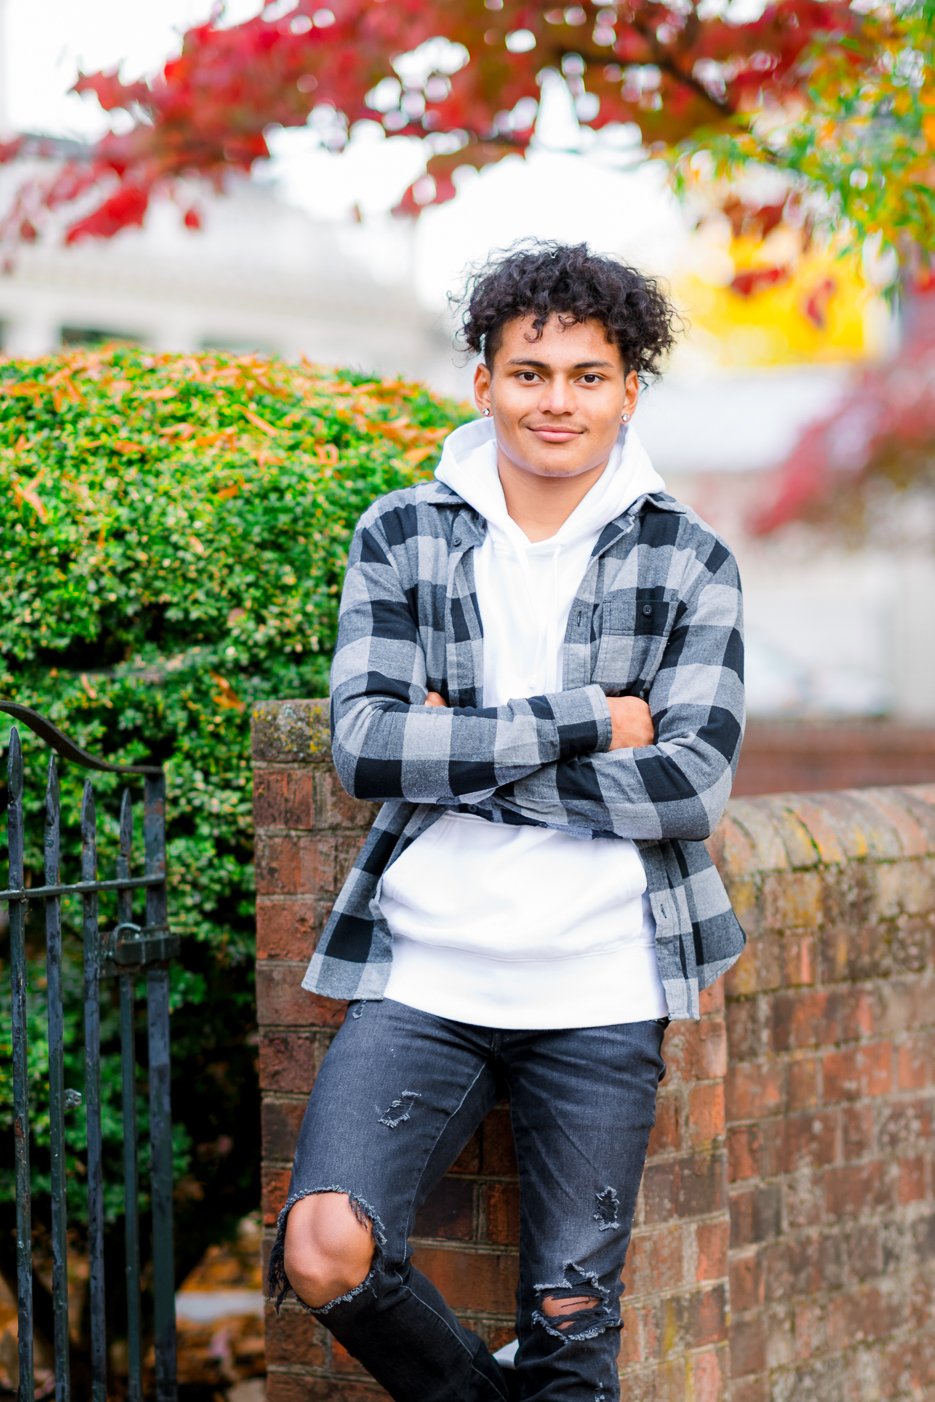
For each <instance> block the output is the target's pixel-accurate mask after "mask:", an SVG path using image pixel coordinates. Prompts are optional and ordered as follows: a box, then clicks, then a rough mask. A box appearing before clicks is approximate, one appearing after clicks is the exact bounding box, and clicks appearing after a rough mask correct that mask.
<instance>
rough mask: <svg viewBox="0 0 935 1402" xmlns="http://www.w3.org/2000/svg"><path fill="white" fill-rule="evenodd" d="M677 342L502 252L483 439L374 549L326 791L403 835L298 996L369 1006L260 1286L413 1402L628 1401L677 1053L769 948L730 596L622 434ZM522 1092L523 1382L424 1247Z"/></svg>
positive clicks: (629, 276)
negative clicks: (643, 1229) (486, 1119)
mask: <svg viewBox="0 0 935 1402" xmlns="http://www.w3.org/2000/svg"><path fill="white" fill-rule="evenodd" d="M672 325H673V314H672V310H671V308H670V306H669V305H668V303H667V302H666V300H665V298H664V297H663V296H662V294H661V293H660V292H659V290H658V289H657V287H656V286H655V284H654V283H653V282H652V281H650V280H649V279H647V278H644V277H642V276H641V275H640V274H639V273H637V272H635V271H634V270H633V269H630V268H627V267H624V266H622V265H621V264H619V263H617V262H616V261H615V260H613V259H609V258H603V257H597V256H594V255H592V254H591V253H590V252H589V251H588V249H587V248H586V247H585V246H583V245H580V246H563V245H558V244H537V245H533V246H531V247H530V246H523V247H520V248H518V249H514V250H512V251H511V252H509V253H508V254H506V255H505V256H502V257H501V258H500V259H499V261H495V262H494V263H492V264H491V265H489V266H488V267H487V268H486V269H485V270H484V271H483V272H482V273H481V274H479V275H478V276H477V277H476V278H475V280H474V283H473V290H472V292H471V294H470V299H469V302H468V305H467V311H466V315H465V320H464V337H465V340H466V343H467V345H468V347H469V348H470V349H471V350H472V351H474V352H476V353H479V354H480V355H481V356H482V360H481V363H480V364H479V365H478V368H477V371H476V375H475V382H474V390H475V398H476V401H477V405H478V408H479V410H480V412H481V418H480V419H479V420H477V421H476V422H474V423H471V424H469V425H467V426H465V427H463V428H460V429H458V430H456V431H455V432H454V433H453V434H451V436H450V437H449V438H448V440H447V442H446V444H445V448H444V452H443V454H442V459H441V463H440V465H439V467H438V470H437V472H436V480H435V481H434V482H431V483H425V484H422V485H420V486H417V487H412V488H407V489H406V490H404V491H400V492H394V493H392V494H390V495H389V496H387V497H384V498H382V499H381V500H379V501H377V502H376V503H375V504H374V505H373V506H372V507H371V508H370V510H369V511H367V512H366V514H365V515H364V517H363V519H362V520H361V522H360V525H359V527H358V529H357V533H356V535H355V537H354V542H353V545H352V547H351V552H350V559H349V563H348V570H347V578H346V582H345V589H344V595H343V599H342V604H341V618H340V627H339V635H338V644H337V650H336V653H335V660H334V670H333V675H332V722H333V740H334V762H335V765H336V767H337V770H338V773H339V775H340V777H341V780H342V782H343V783H344V785H345V787H346V788H347V789H348V791H349V792H350V793H352V794H355V795H357V796H358V797H360V798H364V799H379V800H382V801H383V803H384V806H383V808H382V809H381V810H380V813H379V815H378V817H377V819H376V821H375V823H374V825H373V828H372V830H371V833H370V835H369V837H368V839H367V841H366V843H365V845H364V847H363V850H362V852H361V855H360V857H359V859H358V861H357V863H356V865H355V867H354V870H353V871H352V873H351V875H350V877H349V878H348V881H347V883H346V885H345V887H344V889H343V890H342V892H341V894H340V896H339V898H338V901H337V903H336V905H335V909H334V913H333V915H332V918H331V921H330V922H329V924H328V926H327V928H326V930H325V932H324V935H323V937H322V940H321V943H320V946H319V949H318V951H317V952H316V954H315V956H314V958H313V960H312V963H311V965H310V968H309V972H308V975H307V976H306V979H305V986H306V987H307V988H310V989H315V990H317V991H318V992H321V993H324V994H328V995H331V996H333V997H336V998H347V999H350V1000H352V1001H351V1006H350V1009H349V1011H348V1015H347V1018H346V1020H345V1022H344V1024H343V1026H342V1028H341V1030H340V1031H339V1033H338V1035H337V1037H336V1038H335V1041H334V1044H333V1046H332V1048H331V1050H330V1052H329V1054H328V1056H327V1058H326V1060H325V1063H324V1065H323V1067H322V1069H321V1071H320V1073H319V1075H318V1079H317V1082H316V1084H315V1088H314V1090H313V1092H312V1095H311V1099H310V1101H309V1106H308V1110H307V1113H306V1117H305V1121H304V1123H303V1126H302V1130H301V1133H300V1136H299V1143H298V1147H297V1150H296V1159H295V1166H294V1170H293V1180H292V1185H291V1189H290V1194H289V1199H288V1202H287V1204H286V1206H285V1208H284V1209H283V1212H282V1214H281V1217H280V1228H279V1238H278V1241H277V1244H276V1248H275V1250H274V1253H273V1259H272V1264H271V1271H270V1277H271V1284H272V1287H273V1289H274V1290H278V1291H279V1292H280V1298H281V1297H282V1294H284V1293H285V1291H286V1290H287V1289H288V1288H289V1287H290V1286H291V1288H292V1289H293V1290H294V1291H295V1293H296V1295H297V1296H298V1298H299V1299H300V1300H302V1301H304V1302H305V1304H306V1305H307V1306H308V1307H309V1308H310V1309H311V1310H312V1311H313V1312H314V1313H315V1314H316V1315H317V1316H318V1317H319V1318H320V1319H321V1320H322V1322H323V1323H324V1324H325V1325H326V1326H327V1328H328V1329H330V1330H331V1331H332V1332H333V1333H334V1335H335V1336H336V1337H337V1338H338V1339H339V1340H340V1341H341V1343H342V1344H344V1346H345V1347H346V1348H347V1349H348V1350H349V1351H350V1352H351V1353H352V1354H353V1355H354V1356H355V1357H357V1358H358V1359H360V1360H361V1361H362V1362H363V1364H364V1366H365V1367H366V1368H367V1369H368V1370H369V1371H370V1372H371V1373H372V1374H373V1376H374V1377H375V1378H376V1379H377V1380H378V1381H379V1382H380V1383H381V1384H382V1385H383V1387H384V1388H385V1389H386V1390H387V1392H388V1393H389V1394H390V1396H391V1397H393V1398H396V1399H399V1402H497V1399H501V1400H502V1399H504V1398H510V1397H520V1398H524V1399H527V1402H532V1399H537V1402H546V1399H548V1402H558V1399H562V1402H578V1399H580V1400H581V1402H585V1399H587V1402H595V1399H602V1402H612V1399H616V1398H617V1397H618V1396H619V1389H618V1383H617V1365H616V1359H617V1353H618V1348H619V1329H620V1312H619V1298H620V1293H621V1286H620V1273H621V1270H622V1268H623V1264H624V1257H625V1255H626V1249H627V1245H628V1242H629V1237H630V1228H631V1222H632V1217H633V1209H634V1204H635V1200H636V1194H637V1189H638V1187H639V1182H640V1176H641V1173H642V1169H643V1161H644V1157H645V1153H646V1145H647V1140H648V1137H649V1132H650V1129H651V1128H652V1125H653V1121H654V1117H655V1101H656V1089H657V1086H658V1083H659V1081H660V1079H661V1078H662V1076H663V1075H664V1070H665V1068H664V1064H663V1060H662V1056H661V1047H662V1040H663V1035H664V1031H665V1025H666V1023H667V1021H668V1019H669V1018H671V1017H676V1018H696V1017H697V1016H698V994H699V989H700V988H703V987H705V986H706V985H707V984H710V983H711V982H712V981H713V980H714V979H716V978H717V977H718V976H719V975H720V974H722V973H723V972H724V971H725V970H726V969H727V968H728V967H729V966H730V965H731V964H732V963H733V962H734V960H735V959H736V958H737V957H738V955H739V954H740V951H741V949H742V947H743V934H742V932H741V930H740V927H739V926H738V924H737V921H736V919H735V917H734V915H733V913H732V912H731V910H730V906H729V904H728V901H727V898H726V896H725V894H724V890H723V887H722V886H721V883H720V881H719V879H718V876H717V873H716V871H715V870H714V868H713V866H712V864H711V862H710V859H709V858H708V856H707V853H706V851H705V848H704V846H703V843H702V839H703V838H705V837H707V835H708V834H709V833H710V832H711V830H712V828H713V827H714V825H715V824H716V823H717V820H718V818H719V816H720V814H721V812H722V810H723V807H724V804H725V802H726V800H727V796H728V792H729V789H730V784H731V778H732V772H733V769H734V766H735V763H736V759H737V752H738V747H739V744H740V738H741V732H742V724H743V721H742V714H743V687H742V644H741V635H740V622H741V610H740V588H739V582H738V578H737V572H736V568H735V565H734V562H733V559H732V557H731V555H730V552H729V551H728V549H727V548H726V546H725V545H724V544H723V543H722V542H721V541H720V540H719V539H718V538H717V536H715V535H714V533H713V532H712V531H711V530H710V529H709V528H708V527H707V526H706V525H705V524H704V523H703V522H702V521H700V520H699V519H698V518H697V517H696V516H695V515H694V514H693V513H692V512H690V511H689V510H688V509H687V508H686V507H684V506H682V505H680V504H679V503H678V502H676V501H674V500H673V499H672V498H671V497H670V496H667V495H666V493H665V491H664V490H663V483H662V481H661V479H660V478H659V477H658V476H657V474H656V473H655V472H654V470H653V468H652V466H651V464H650V462H649V459H648V457H647V455H646V453H645V451H644V450H643V448H642V447H641V446H640V444H639V442H638V440H637V439H636V437H635V434H634V433H633V430H632V428H630V427H629V426H628V425H629V421H630V419H631V418H632V415H633V412H634V409H635V408H636V404H637V399H638V395H639V389H640V384H641V382H643V381H644V380H645V379H646V378H647V377H649V376H651V375H653V374H655V373H657V369H658V362H659V360H660V358H661V356H662V355H663V354H664V353H665V352H666V351H667V350H668V349H669V348H670V345H671V342H672ZM504 1092H505V1093H506V1094H507V1095H508V1097H509V1102H510V1113H511V1116H512V1123H513V1131H514V1137H515V1141H516V1152H517V1162H518V1167H519V1176H520V1208H521V1243H520V1272H519V1285H518V1290H517V1333H518V1338H519V1349H518V1353H517V1355H516V1360H515V1369H511V1370H509V1371H507V1370H505V1369H504V1368H502V1367H501V1366H500V1364H499V1362H498V1361H497V1360H496V1359H495V1358H493V1357H492V1356H491V1354H490V1353H489V1352H488V1351H487V1349H486V1347H485V1346H484V1345H483V1344H482V1343H481V1341H480V1340H479V1339H478V1338H477V1337H476V1336H474V1335H473V1334H471V1333H470V1332H469V1331H467V1330H465V1329H464V1328H463V1327H462V1326H461V1325H460V1324H459V1323H458V1321H457V1320H456V1318H455V1317H454V1315H453V1314H452V1312H451V1310H450V1309H449V1308H448V1306H447V1305H446V1303H445V1301H444V1300H443V1299H442V1298H441V1296H440V1295H439V1293H438V1292H437V1290H436V1289H435V1288H434V1286H433V1285H432V1284H431V1283H430V1282H429V1281H428V1280H427V1279H426V1278H425V1277H424V1276H422V1275H420V1274H419V1273H418V1272H417V1271H415V1270H414V1269H413V1268H412V1267H411V1265H410V1263H409V1260H408V1246H407V1238H408V1234H409V1232H410V1230H411V1226H412V1219H413V1214H414V1212H415V1210H416V1209H417V1207H418V1205H419V1203H420V1202H421V1201H422V1199H423V1198H424V1197H425V1195H426V1193H427V1192H428V1191H429V1189H430V1188H431V1187H432V1185H433V1184H434V1183H435V1182H437V1180H438V1179H439V1177H440V1176H441V1175H442V1174H443V1173H444V1172H445V1170H446V1169H447V1168H448V1167H449V1165H450V1164H451V1162H452V1161H453V1160H454V1158H455V1157H456V1156H457V1154H458V1152H459V1151H460V1149H461V1148H462V1146H463V1145H464V1143H465V1142H466V1140H467V1139H468V1138H469V1137H470V1135H471V1133H472V1132H473V1131H474V1129H475V1128H476V1127H477V1125H478V1123H479V1122H480V1120H481V1119H482V1118H483V1116H484V1115H485V1114H486V1112H487V1111H488V1110H489V1109H490V1107H491V1106H492V1105H493V1104H494V1102H495V1100H496V1099H497V1098H498V1097H499V1096H500V1095H501V1094H503V1093H504Z"/></svg>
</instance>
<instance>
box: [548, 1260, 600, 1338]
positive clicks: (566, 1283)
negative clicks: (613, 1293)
mask: <svg viewBox="0 0 935 1402" xmlns="http://www.w3.org/2000/svg"><path fill="white" fill-rule="evenodd" d="M533 1288H534V1289H535V1291H536V1294H537V1295H538V1296H539V1303H540V1308H539V1309H537V1310H536V1311H535V1313H534V1314H533V1321H534V1322H535V1323H536V1324H541V1325H542V1327H543V1329H545V1330H546V1332H547V1333H549V1334H554V1335H555V1337H556V1338H559V1339H596V1338H597V1337H598V1335H599V1334H603V1333H604V1332H605V1330H607V1329H619V1327H620V1321H619V1318H618V1317H617V1316H616V1315H615V1313H614V1312H613V1310H612V1309H611V1308H610V1306H609V1305H608V1303H607V1297H608V1291H607V1290H606V1289H605V1288H604V1287H603V1286H602V1285H601V1284H600V1283H599V1281H598V1278H597V1276H596V1275H594V1274H593V1273H592V1272H588V1271H583V1270H581V1268H580V1267H579V1266H576V1265H575V1264H574V1263H573V1262H571V1261H569V1263H568V1264H567V1265H566V1267H565V1276H564V1279H562V1280H561V1281H559V1283H558V1284H556V1285H536V1286H534V1287H533Z"/></svg>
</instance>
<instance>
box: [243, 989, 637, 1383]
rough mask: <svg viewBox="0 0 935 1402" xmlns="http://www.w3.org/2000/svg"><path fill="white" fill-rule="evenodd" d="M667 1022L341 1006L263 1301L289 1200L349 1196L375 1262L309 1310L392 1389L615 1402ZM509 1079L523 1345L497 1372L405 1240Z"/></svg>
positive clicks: (279, 1270)
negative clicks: (533, 1021) (578, 1022)
mask: <svg viewBox="0 0 935 1402" xmlns="http://www.w3.org/2000/svg"><path fill="white" fill-rule="evenodd" d="M664 1031H665V1020H662V1021H648V1022H631V1023H621V1024H620V1025H617V1026H611V1027H588V1028H575V1029H571V1030H563V1031H554V1032H528V1031H516V1032H512V1031H502V1030H499V1029H495V1028H485V1027H474V1026H470V1025H468V1024H465V1023H459V1022H451V1021H448V1020H447V1019H445V1018H439V1017H434V1016H432V1015H431V1014H429V1013H423V1012H419V1011H417V1010H415V1009H413V1008H409V1007H406V1006H404V1005H403V1004H401V1003H396V1002H393V1001H391V1000H390V999H384V1000H383V1001H382V1002H380V1001H376V1002H358V1003H353V1004H351V1006H350V1008H349V1010H348V1015H347V1017H346V1019H345V1021H344V1024H343V1026H342V1027H341V1030H340V1031H339V1032H338V1035H337V1037H336V1038H335V1040H334V1044H333V1046H332V1048H331V1049H330V1051H329V1052H328V1055H327V1056H326V1058H325V1061H324V1064H323V1065H322V1068H321V1071H320V1072H319V1074H318V1079H317V1081H316V1083H315V1086H314V1089H313V1091H312V1094H311V1097H310V1099H309V1103H308V1108H307V1110H306V1113H305V1119H304V1121H303V1124H302V1129H301V1131H300V1133H299V1141H298V1145H297V1148H296V1154H295V1163H294V1166H293V1171H292V1183H291V1186H290V1191H289V1198H288V1201H287V1203H286V1206H285V1207H284V1208H283V1210H282V1212H281V1214H280V1218H279V1233H278V1237H277V1242H276V1246H275V1247H274V1250H273V1255H272V1259H271V1262H270V1287H271V1291H272V1293H273V1294H274V1296H276V1295H278V1296H279V1298H280V1299H281V1298H282V1296H283V1295H284V1294H285V1292H286V1291H287V1290H288V1289H289V1282H288V1280H287V1278H286V1275H285V1271H284V1267H283V1236H284V1232H285V1224H286V1218H287V1216H288V1213H289V1209H290V1208H291V1206H292V1204H293V1203H295V1202H297V1201H298V1200H299V1198H303V1197H306V1196H308V1195H309V1194H311V1193H320V1192H343V1193H347V1194H348V1195H349V1197H350V1198H351V1200H352V1202H353V1204H354V1206H355V1208H356V1210H357V1212H358V1214H359V1215H361V1216H362V1217H364V1218H366V1219H368V1220H370V1221H371V1222H372V1223H373V1232H374V1240H375V1243H376V1253H375V1256H374V1261H373V1265H372V1268H371V1270H370V1273H369V1275H368V1276H367V1278H366V1279H365V1280H364V1281H363V1282H362V1284H360V1285H359V1286H358V1287H357V1288H356V1289H354V1290H352V1291H350V1292H349V1294H347V1295H344V1296H342V1297H340V1298H339V1299H336V1300H333V1301H331V1302H330V1303H329V1304H327V1305H324V1306H322V1307H321V1308H319V1309H316V1310H314V1313H315V1314H316V1315H317V1316H318V1317H319V1318H320V1319H321V1321H322V1323H323V1324H324V1325H325V1326H326V1327H327V1328H328V1329H329V1330H330V1331H331V1332H332V1333H333V1334H334V1335H335V1337H336V1338H337V1339H338V1340H340V1342H341V1343H342V1344H343V1345H344V1347H345V1348H346V1349H347V1350H348V1351H349V1352H350V1353H351V1354H353V1355H354V1357H356V1358H357V1359H359V1360H360V1362H361V1363H363V1365H364V1367H365V1368H367V1370H368V1371H369V1372H370V1373H371V1374H372V1375H373V1376H374V1378H376V1379H377V1381H378V1382H379V1383H380V1384H381V1385H382V1386H383V1387H384V1388H385V1389H386V1391H387V1392H388V1393H389V1394H390V1396H391V1397H393V1398H396V1399H398V1402H504V1399H507V1398H513V1397H520V1398H523V1399H526V1402H533V1399H535V1402H559V1400H561V1402H616V1399H617V1398H618V1397H619V1387H618V1383H617V1353H618V1350H619V1343H620V1339H619V1331H620V1294H621V1289H622V1287H621V1283H620V1273H621V1270H622V1269H623V1263H624V1257H625V1255H626V1250H627V1245H628V1243H629V1239H630V1228H631V1223H632V1219H633V1209H634V1205H635V1202H636V1194H637V1189H638V1187H639V1182H640V1176H641V1174H642V1171H643V1161H644V1159H645V1156H646V1145H647V1140H648V1138H649V1132H650V1129H651V1128H652V1125H653V1122H654V1119H655V1107H656V1088H657V1086H658V1083H659V1081H660V1080H661V1078H662V1076H663V1075H664V1073H665V1067H664V1064H663V1061H662V1056H661V1046H662V1039H663V1035H664ZM504 1091H505V1092H506V1094H507V1095H508V1096H509V1102H510V1113H511V1118H512V1124H513V1135H514V1139H515V1142H516V1156H517V1162H518V1165H519V1176H520V1261H519V1285H518V1288H517V1313H516V1329H517V1336H518V1338H519V1341H520V1348H519V1353H518V1355H517V1359H516V1372H515V1373H514V1374H513V1375H512V1377H511V1378H510V1379H509V1385H508V1381H507V1378H506V1376H505V1374H504V1373H503V1372H502V1370H501V1369H500V1368H499V1367H498V1365H497V1364H496V1362H495V1361H494V1360H493V1358H492V1357H491V1355H490V1353H489V1352H488V1350H487V1348H486V1347H485V1345H484V1344H483V1343H482V1342H481V1341H480V1339H478V1338H477V1336H476V1335H475V1334H473V1333H471V1332H470V1331H469V1330H467V1329H465V1328H464V1327H463V1326H462V1325H461V1324H459V1323H458V1321H457V1319H456V1318H455V1316H454V1314H453V1313H452V1311H451V1310H450V1308H449V1307H448V1305H447V1304H446V1303H445V1301H444V1300H443V1299H442V1297H441V1295H440V1294H439V1292H438V1291H437V1290H436V1289H435V1287H434V1286H433V1285H432V1284H431V1282H430V1281H429V1280H428V1279H427V1278H426V1277H425V1276H424V1275H422V1274H421V1273H420V1272H419V1271H417V1270H415V1269H414V1268H413V1266H412V1265H411V1264H410V1261H409V1247H408V1240H409V1234H410V1232H411V1230H412V1225H413V1218H414V1215H415V1213H416V1210H417V1209H418V1207H419V1205H420V1204H421V1202H422V1201H423V1199H424V1198H425V1196H426V1194H427V1193H428V1192H429V1190H430V1189H431V1188H432V1187H433V1185H434V1184H435V1183H436V1182H437V1181H438V1179H439V1178H440V1177H441V1175H442V1174H443V1173H444V1172H445V1170H446V1169H447V1168H449V1167H450V1165H451V1163H452V1162H453V1161H454V1159H455V1158H456V1157H457V1155H458V1153H459V1152H460V1150H461V1149H462V1148H463V1146H464V1144H465V1143H466V1142H467V1140H468V1139H469V1138H470V1136H471V1134H472V1133H473V1132H474V1130H475V1129H476V1128H477V1126H478V1125H479V1124H480V1122H481V1120H482V1119H483V1117H484V1116H485V1115H486V1113H487V1112H488V1110H489V1109H490V1108H491V1106H492V1105H493V1104H494V1103H495V1101H496V1100H497V1099H498V1097H499V1096H500V1095H501V1094H502V1093H503V1092H504ZM478 1303H479V1304H482V1303H483V1302H481V1301H478Z"/></svg>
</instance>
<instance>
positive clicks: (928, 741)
mask: <svg viewBox="0 0 935 1402" xmlns="http://www.w3.org/2000/svg"><path fill="white" fill-rule="evenodd" d="M933 781H935V726H931V725H930V726H922V725H905V724H903V723H901V722H899V721H889V720H850V721H830V720H829V721H820V720H809V721H799V720H774V721H770V720H751V721H750V722H749V723H748V725H747V733H746V736H745V737H744V742H743V750H742V752H741V756H740V767H739V769H738V771H737V779H736V782H735V784H734V794H735V795H740V794H744V795H748V794H765V793H814V792H817V791H821V790H824V789H862V788H867V787H868V786H869V785H875V784H922V783H932V782H933Z"/></svg>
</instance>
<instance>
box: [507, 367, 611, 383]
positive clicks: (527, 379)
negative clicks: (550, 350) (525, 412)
mask: <svg viewBox="0 0 935 1402" xmlns="http://www.w3.org/2000/svg"><path fill="white" fill-rule="evenodd" d="M516 378H517V379H518V380H519V381H520V382H521V383H522V384H524V385H531V384H533V383H534V382H535V381H536V380H541V378H542V376H541V375H540V374H539V373H538V371H536V370H519V371H517V374H516ZM603 379H604V376H603V375H599V374H597V372H596V371H594V370H586V371H585V372H584V374H582V375H579V376H578V380H579V381H580V382H581V383H582V384H586V385H599V384H601V383H602V382H603Z"/></svg>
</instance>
